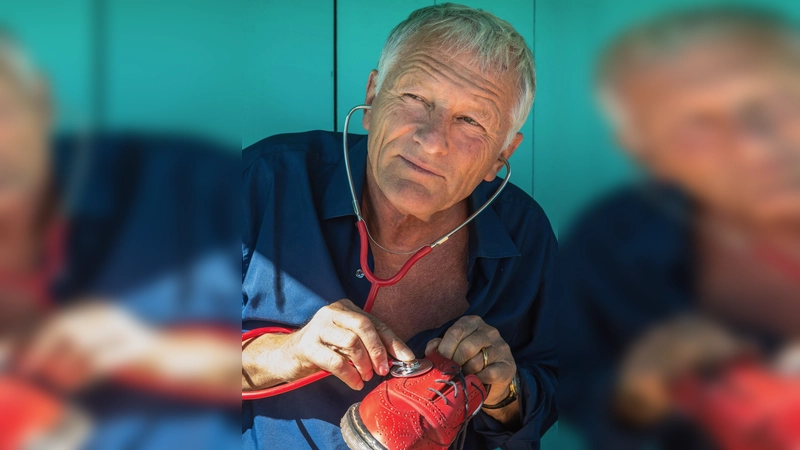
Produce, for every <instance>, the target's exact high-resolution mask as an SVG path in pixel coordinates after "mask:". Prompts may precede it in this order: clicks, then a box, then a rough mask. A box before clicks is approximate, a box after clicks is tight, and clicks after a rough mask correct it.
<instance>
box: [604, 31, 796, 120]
mask: <svg viewBox="0 0 800 450" xmlns="http://www.w3.org/2000/svg"><path fill="white" fill-rule="evenodd" d="M792 74H794V75H793V76H794V79H795V80H796V81H800V79H798V77H800V71H798V66H796V65H794V64H792V63H790V62H789V59H787V58H786V53H784V52H779V51H777V49H764V48H763V47H759V46H756V45H750V44H748V43H746V42H742V43H734V42H730V43H718V44H707V45H697V46H694V47H691V48H687V49H684V50H683V51H681V52H679V53H675V54H673V55H668V56H665V57H663V58H662V59H660V60H658V59H656V60H652V61H650V62H649V63H647V64H641V65H639V66H635V67H632V68H631V69H630V70H629V71H628V73H625V74H623V75H622V77H621V78H620V83H618V85H617V86H618V87H617V90H618V92H620V93H621V94H622V97H623V101H625V102H627V103H631V102H632V103H633V104H634V106H659V105H663V104H665V103H673V102H675V101H678V100H680V99H681V97H689V98H691V99H695V100H702V99H714V98H716V99H717V100H719V101H730V102H733V101H735V100H736V99H737V97H743V96H747V95H754V94H767V93H768V92H769V91H773V90H775V89H777V88H778V87H779V86H780V85H781V84H783V83H784V82H786V81H789V82H791V80H792ZM779 80H782V81H779Z"/></svg>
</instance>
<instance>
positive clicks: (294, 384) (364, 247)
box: [242, 220, 433, 400]
mask: <svg viewBox="0 0 800 450" xmlns="http://www.w3.org/2000/svg"><path fill="white" fill-rule="evenodd" d="M356 226H357V227H358V234H359V237H360V242H361V253H360V255H359V256H360V260H361V271H362V272H364V276H365V277H366V278H367V280H369V281H370V283H372V287H371V288H370V290H369V294H368V295H367V301H366V303H364V311H365V312H369V311H370V310H372V305H373V304H374V303H375V298H376V297H377V296H378V289H380V288H381V287H383V286H392V285H393V284H396V283H397V282H399V281H400V280H402V279H403V277H404V276H406V274H407V273H408V271H409V270H411V267H413V266H414V264H416V263H417V261H419V260H420V259H422V258H423V257H424V256H425V255H427V254H428V253H430V252H431V250H433V248H432V247H431V246H430V245H426V246H425V247H422V248H421V249H419V250H417V252H416V253H414V255H413V256H411V258H409V259H408V261H406V263H405V264H403V267H401V268H400V270H399V271H398V272H397V273H396V274H395V275H394V276H393V277H391V278H378V277H377V276H375V274H374V273H372V270H370V268H369V264H368V255H369V243H368V242H367V227H366V225H365V224H364V221H363V220H359V221H358V222H356ZM294 331H295V330H294V329H292V328H284V327H264V328H255V329H252V330H249V331H246V332H244V333H242V342H245V341H247V340H250V339H253V338H256V337H258V336H262V335H265V334H274V333H282V334H288V333H292V332H294ZM330 374H331V373H330V372H327V371H325V370H320V371H319V372H316V373H313V374H311V375H308V376H305V377H303V378H300V379H299V380H295V381H291V382H288V383H283V384H279V385H277V386H273V387H269V388H266V389H259V390H254V391H246V392H242V400H256V399H260V398H267V397H273V396H275V395H280V394H285V393H287V392H289V391H293V390H295V389H297V388H301V387H303V386H306V385H309V384H311V383H313V382H315V381H319V380H321V379H323V378H325V377H327V376H328V375H330Z"/></svg>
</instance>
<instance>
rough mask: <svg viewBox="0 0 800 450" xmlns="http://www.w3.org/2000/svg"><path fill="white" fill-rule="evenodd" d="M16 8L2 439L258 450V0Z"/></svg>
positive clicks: (2, 38) (4, 251) (0, 166)
mask: <svg viewBox="0 0 800 450" xmlns="http://www.w3.org/2000/svg"><path fill="white" fill-rule="evenodd" d="M1 3H2V4H0V449H3V450H6V449H27V448H36V449H56V448H57V449H70V448H97V449H114V448H148V449H149V448H208V449H218V448H238V447H239V435H238V428H239V427H238V422H239V407H240V403H239V402H240V399H239V394H238V388H236V387H234V384H235V381H236V380H235V377H237V376H238V375H237V373H238V370H239V369H238V368H239V367H240V362H239V361H240V360H239V351H238V350H237V348H236V341H237V340H238V336H239V332H240V328H239V325H238V323H239V313H238V308H237V307H236V306H235V305H236V303H235V300H234V299H235V298H236V297H237V295H238V292H239V276H238V272H239V264H238V257H237V252H238V240H239V211H238V207H237V206H238V204H239V203H238V202H239V198H240V197H239V190H238V183H239V181H238V180H239V177H238V171H239V155H238V152H237V149H238V148H237V146H238V141H239V138H240V135H239V131H238V128H237V127H238V123H237V121H236V117H235V116H236V113H237V112H238V109H237V108H238V107H239V105H238V103H237V95H239V94H240V93H241V92H242V90H241V89H238V87H239V86H238V81H239V74H240V72H238V71H237V70H236V65H237V61H236V60H235V55H236V53H235V51H232V50H235V48H236V46H237V45H238V44H239V42H238V39H237V33H236V30H237V27H238V25H239V24H240V19H241V17H240V16H239V15H238V14H239V12H241V9H237V8H236V5H235V4H230V3H228V2H210V1H200V2H197V1H191V2H190V1H173V2H167V3H164V2H154V1H143V2H129V1H115V0H78V1H70V2H59V1H41V0H35V1H30V2H10V1H4V2H1ZM233 87H236V89H234V88H233Z"/></svg>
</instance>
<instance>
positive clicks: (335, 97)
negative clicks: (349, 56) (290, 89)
mask: <svg viewBox="0 0 800 450" xmlns="http://www.w3.org/2000/svg"><path fill="white" fill-rule="evenodd" d="M338 15H339V8H338V5H337V0H333V131H334V132H336V131H337V130H338V129H339V73H338V72H339V54H338V52H337V47H338V46H339V42H338V35H337V31H338V29H337V22H338Z"/></svg>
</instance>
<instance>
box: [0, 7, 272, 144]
mask: <svg viewBox="0 0 800 450" xmlns="http://www.w3.org/2000/svg"><path fill="white" fill-rule="evenodd" d="M244 13H245V10H244V3H243V2H242V1H241V0H238V1H235V2H230V1H223V0H170V1H168V2H164V1H159V0H137V1H129V0H69V1H62V0H25V1H19V0H0V25H1V26H3V27H4V28H7V29H9V30H10V31H11V32H12V33H13V34H14V35H16V36H17V37H18V38H19V40H20V41H21V42H22V44H23V45H24V46H25V47H26V49H27V50H28V52H29V53H30V54H31V55H32V59H33V60H34V62H35V63H36V64H37V65H38V66H39V67H41V68H42V69H43V71H44V72H45V75H46V76H47V78H48V81H49V83H50V90H51V92H52V95H53V99H54V106H55V112H56V117H55V119H56V126H57V128H58V129H59V130H62V131H66V130H72V131H74V130H83V129H86V128H87V127H97V128H103V129H113V130H128V131H148V132H153V131H155V132H170V133H187V134H192V135H198V136H201V137H207V138H210V139H213V140H216V141H222V142H225V143H230V144H232V145H233V146H234V147H235V146H237V145H238V143H239V139H240V137H241V128H242V123H241V120H240V117H241V116H242V110H241V105H242V101H241V98H242V97H243V96H244V95H245V94H246V91H247V90H249V89H244V88H243V87H244V86H245V84H243V83H242V81H243V80H242V73H243V72H242V70H241V69H240V66H239V65H240V63H241V61H242V57H241V55H242V53H243V52H244V46H243V44H242V43H243V39H242V36H243V33H244V29H245V20H244V16H245V15H244ZM264 22H266V18H265V17H262V20H261V24H263V23H264ZM250 25H251V26H253V27H255V26H260V27H263V25H260V24H257V23H255V22H254V23H251V24H250ZM261 60H265V61H270V58H268V57H266V54H265V55H264V56H262V57H261ZM263 67H266V66H263ZM250 84H251V85H256V84H257V83H255V82H252V83H250Z"/></svg>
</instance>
